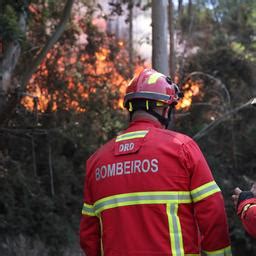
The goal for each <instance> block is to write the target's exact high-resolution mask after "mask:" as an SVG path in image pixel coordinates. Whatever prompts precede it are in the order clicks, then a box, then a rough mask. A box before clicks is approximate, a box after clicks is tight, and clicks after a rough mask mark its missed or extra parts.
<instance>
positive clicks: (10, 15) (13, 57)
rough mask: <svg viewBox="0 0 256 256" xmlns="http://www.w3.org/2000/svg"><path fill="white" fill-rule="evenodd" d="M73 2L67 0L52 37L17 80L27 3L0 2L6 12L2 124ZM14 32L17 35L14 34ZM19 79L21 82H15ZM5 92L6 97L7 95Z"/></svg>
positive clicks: (59, 31) (0, 87)
mask: <svg viewBox="0 0 256 256" xmlns="http://www.w3.org/2000/svg"><path fill="white" fill-rule="evenodd" d="M73 3H74V0H67V2H66V5H65V8H64V11H63V16H62V18H61V20H60V22H59V24H58V26H57V27H56V29H55V31H54V32H53V34H52V36H51V37H50V38H49V39H48V41H47V42H46V44H45V45H44V47H42V48H41V50H39V52H38V53H37V54H36V57H35V58H34V60H33V61H32V62H30V63H29V65H28V67H27V70H26V71H25V72H24V71H23V72H22V74H20V76H19V75H18V77H16V81H15V79H14V76H15V75H16V74H17V73H15V71H16V69H17V66H18V64H19V63H20V62H21V59H22V58H21V57H20V54H21V43H22V42H21V35H23V36H25V32H26V27H27V15H28V12H29V5H28V4H19V3H17V2H14V3H12V5H10V4H8V2H3V3H2V7H3V9H5V13H4V14H3V15H2V16H1V23H2V24H1V27H3V28H4V30H3V31H2V32H1V34H2V35H1V38H2V40H3V45H4V47H3V48H4V52H3V58H2V60H1V62H0V74H1V79H0V91H1V93H0V94H1V97H2V98H1V105H0V120H1V123H3V122H5V121H6V119H7V118H8V116H10V114H11V113H12V112H13V111H14V109H15V107H16V105H17V104H18V102H19V99H20V98H19V97H20V95H19V94H18V93H17V89H18V90H19V93H23V92H24V91H26V85H27V83H28V82H29V80H30V78H31V76H32V74H33V73H34V72H35V70H36V69H37V67H38V65H39V64H40V63H41V61H42V60H43V58H44V57H45V56H46V54H47V52H48V51H49V49H50V48H51V47H52V46H53V45H54V44H55V43H56V41H57V40H58V39H59V37H60V36H61V34H62V33H63V31H64V28H65V25H66V23H67V21H68V19H69V16H70V12H71V9H72V6H73ZM6 28H9V30H10V31H9V32H8V29H7V30H5V29H6ZM15 31H16V34H13V32H15ZM5 46H6V49H5ZM18 80H19V81H20V82H17V81H18ZM7 95H8V97H6V96H7Z"/></svg>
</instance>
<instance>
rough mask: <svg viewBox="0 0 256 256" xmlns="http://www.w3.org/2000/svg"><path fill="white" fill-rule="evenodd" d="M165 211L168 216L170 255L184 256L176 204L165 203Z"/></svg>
mask: <svg viewBox="0 0 256 256" xmlns="http://www.w3.org/2000/svg"><path fill="white" fill-rule="evenodd" d="M166 213H167V216H168V223H169V233H170V240H171V251H172V255H173V256H184V247H183V239H182V232H181V226H180V220H179V217H178V204H167V205H166Z"/></svg>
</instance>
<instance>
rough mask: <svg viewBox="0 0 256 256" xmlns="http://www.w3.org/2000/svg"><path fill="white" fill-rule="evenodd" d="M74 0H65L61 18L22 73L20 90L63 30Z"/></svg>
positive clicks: (23, 88)
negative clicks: (25, 70)
mask: <svg viewBox="0 0 256 256" xmlns="http://www.w3.org/2000/svg"><path fill="white" fill-rule="evenodd" d="M73 3H74V0H67V2H66V5H65V8H64V11H63V15H62V18H61V20H60V22H59V24H58V26H57V27H56V29H55V31H54V33H53V34H52V36H51V37H50V38H49V40H48V41H47V42H46V44H45V46H44V47H43V49H42V50H41V52H40V53H39V54H38V55H37V57H36V58H35V59H34V61H33V62H32V64H31V65H30V67H29V68H28V69H27V72H26V73H25V74H24V76H23V78H22V81H21V84H20V86H21V90H22V91H23V90H25V87H26V85H27V84H28V82H29V80H30V78H31V77H32V75H33V73H34V72H35V71H36V70H37V68H38V66H39V64H40V63H41V62H42V60H43V59H44V58H45V56H46V54H47V53H48V51H49V50H50V49H51V48H52V47H53V45H54V44H55V43H56V42H57V41H58V40H59V38H60V36H61V35H62V33H63V32H64V30H65V26H66V23H67V22H68V19H69V17H70V13H71V10H72V6H73Z"/></svg>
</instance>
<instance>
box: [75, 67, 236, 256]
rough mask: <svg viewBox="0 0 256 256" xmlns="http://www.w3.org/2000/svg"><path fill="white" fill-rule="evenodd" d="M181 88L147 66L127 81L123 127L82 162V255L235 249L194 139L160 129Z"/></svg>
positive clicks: (193, 255) (178, 255)
mask: <svg viewBox="0 0 256 256" xmlns="http://www.w3.org/2000/svg"><path fill="white" fill-rule="evenodd" d="M180 97H181V92H180V91H179V88H178V86H177V85H175V84H174V83H173V82H172V81H171V79H170V78H169V77H166V76H164V75H163V74H161V73H158V72H156V71H155V70H153V69H145V70H143V71H142V72H141V73H140V74H139V75H138V76H136V77H135V78H133V79H132V81H131V82H130V84H129V85H128V87H127V92H126V95H125V98H124V106H125V108H127V109H128V111H129V113H130V124H129V127H128V129H126V130H125V131H123V132H122V134H120V135H118V136H117V137H115V138H114V139H112V140H111V141H109V142H108V143H107V144H105V145H104V146H102V147H101V148H100V149H99V150H98V151H96V153H94V154H93V155H92V156H91V157H90V158H89V160H88V161H87V164H86V177H85V190H84V205H83V209H82V219H81V224H80V244H81V247H82V248H83V250H84V252H85V254H86V255H87V256H98V255H105V256H110V255H111V256H142V255H143V256H156V255H159V256H160V255H161V256H163V255H173V256H174V255H175V256H189V255H190V256H197V255H198V256H199V255H201V252H202V251H203V252H204V253H205V255H216V256H217V255H218V256H225V255H232V253H231V248H230V240H229V235H228V226H227V221H226V214H225V209H224V203H223V197H222V194H221V192H220V189H219V187H218V185H217V184H216V183H215V181H214V179H213V176H212V173H211V171H210V169H209V167H208V165H207V163H206V160H205V158H204V156H203V155H202V153H201V151H200V149H199V147H198V146H197V144H196V143H195V142H194V141H193V140H192V139H191V138H189V137H188V136H185V135H183V134H180V133H177V132H173V131H170V130H167V129H165V128H166V127H167V126H168V123H169V121H170V117H171V112H172V111H173V109H174V107H175V105H176V104H177V102H178V100H179V99H180Z"/></svg>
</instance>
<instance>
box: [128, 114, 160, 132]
mask: <svg viewBox="0 0 256 256" xmlns="http://www.w3.org/2000/svg"><path fill="white" fill-rule="evenodd" d="M156 111H157V110H156ZM159 114H160V111H159ZM137 119H148V120H152V121H154V122H157V123H159V124H160V125H161V126H162V127H163V128H164V125H163V124H161V123H160V122H159V120H158V119H157V118H156V117H155V116H152V115H151V114H149V113H147V112H146V111H143V110H137V111H135V112H134V113H133V115H132V121H135V120H137Z"/></svg>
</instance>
